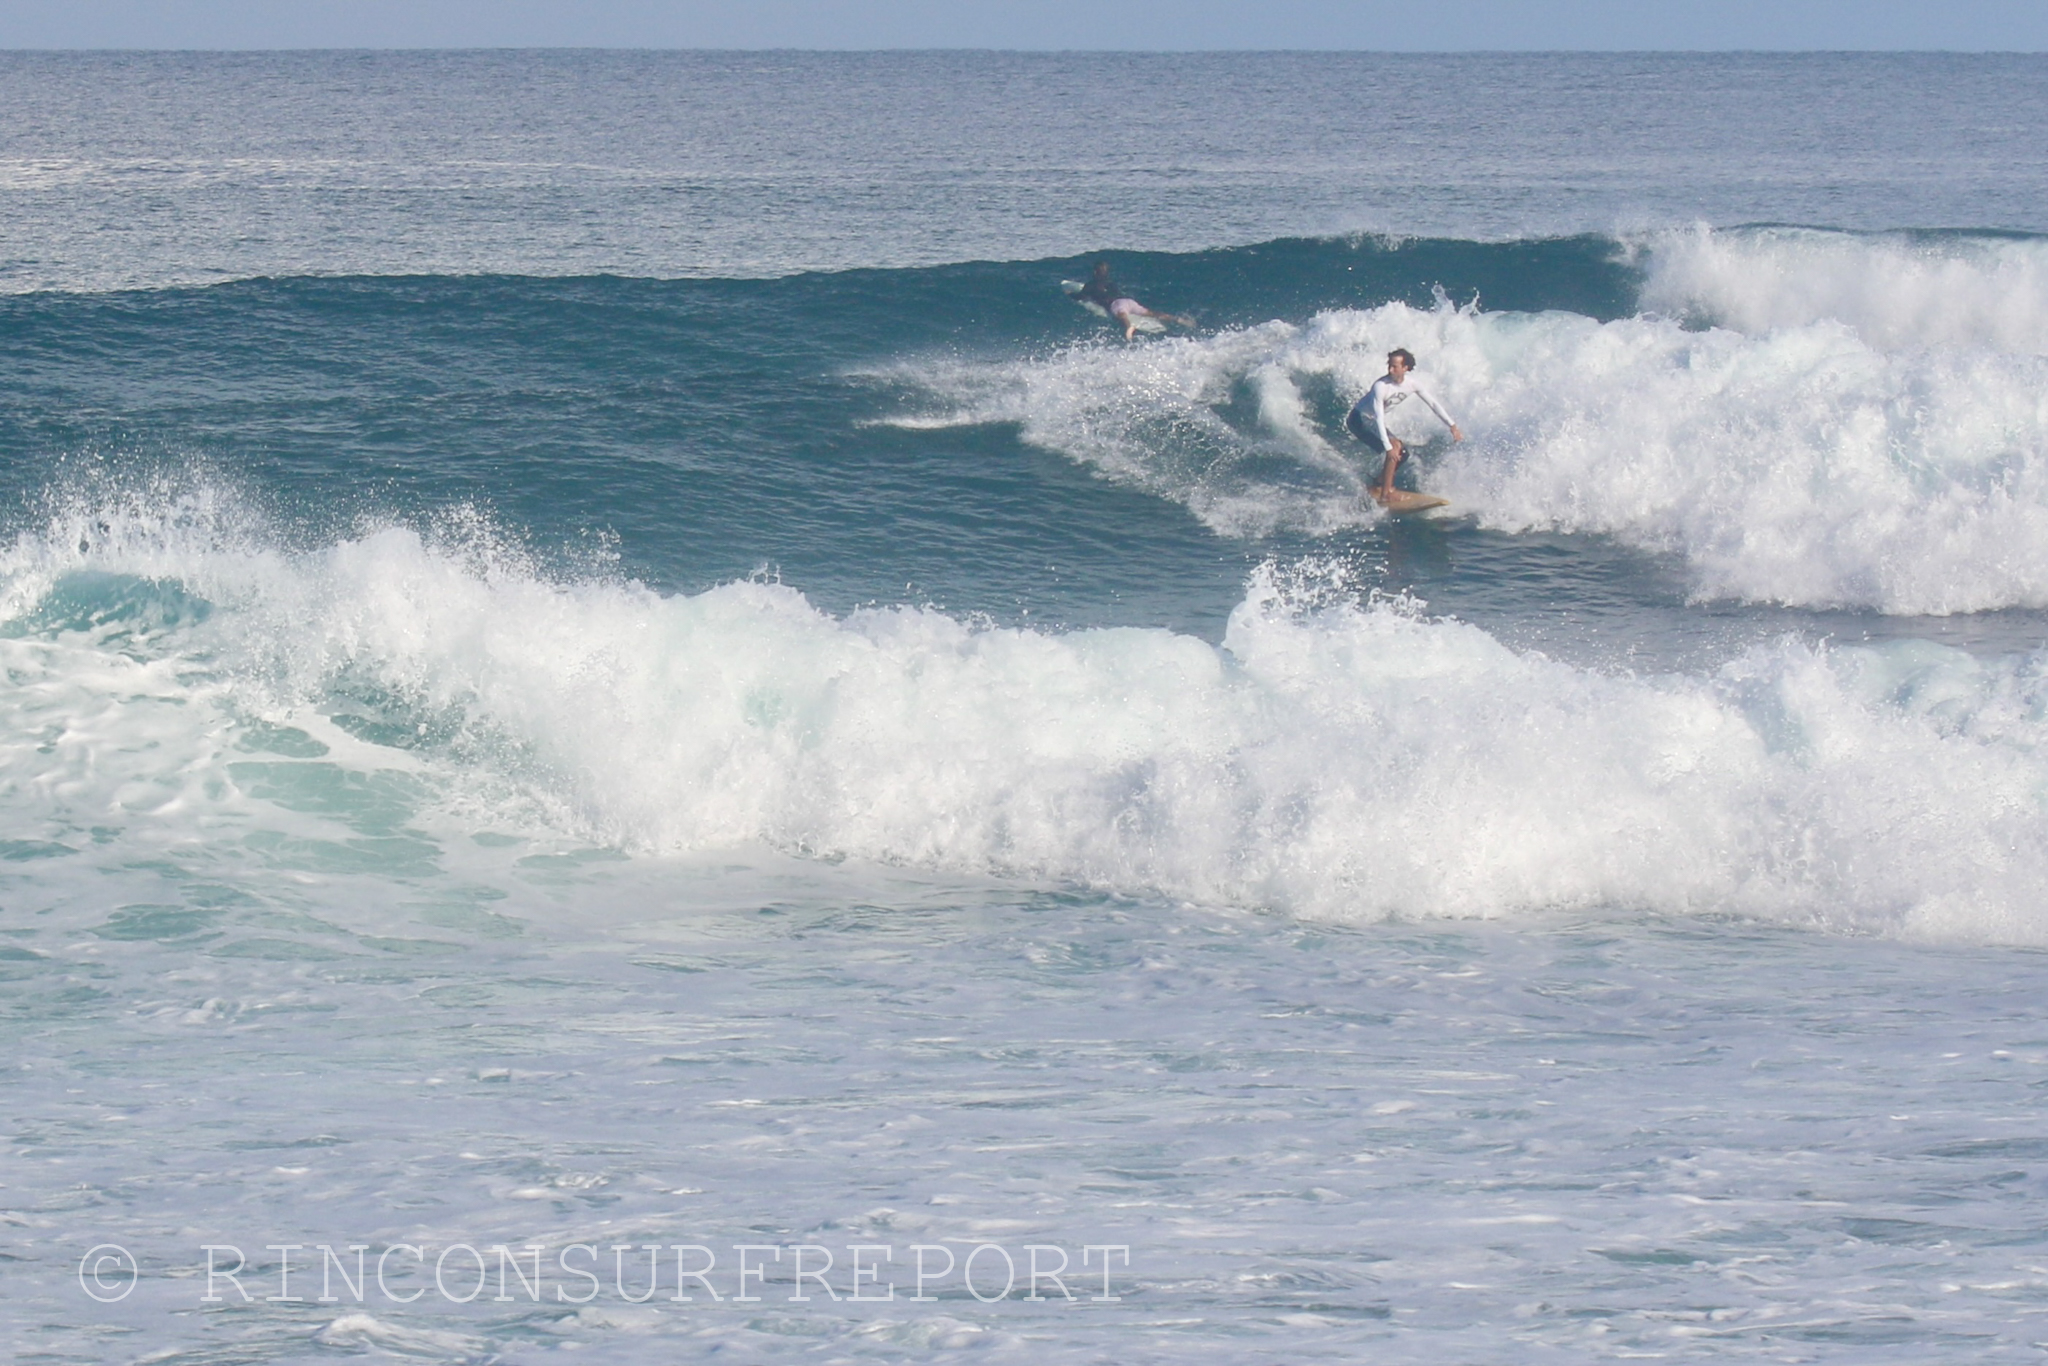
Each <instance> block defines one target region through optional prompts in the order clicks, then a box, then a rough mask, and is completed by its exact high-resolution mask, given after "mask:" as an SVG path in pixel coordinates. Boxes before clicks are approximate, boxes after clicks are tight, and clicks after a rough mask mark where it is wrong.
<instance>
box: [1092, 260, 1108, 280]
mask: <svg viewBox="0 0 2048 1366" xmlns="http://www.w3.org/2000/svg"><path fill="white" fill-rule="evenodd" d="M1095 275H1096V278H1097V279H1102V280H1106V279H1108V278H1109V262H1107V261H1097V262H1096V263H1095Z"/></svg>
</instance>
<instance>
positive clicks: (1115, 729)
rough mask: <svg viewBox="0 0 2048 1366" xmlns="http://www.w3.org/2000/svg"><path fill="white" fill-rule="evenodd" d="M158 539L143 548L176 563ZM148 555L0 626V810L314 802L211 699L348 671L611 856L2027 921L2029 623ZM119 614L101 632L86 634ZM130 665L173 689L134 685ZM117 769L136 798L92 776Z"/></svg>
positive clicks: (1893, 924) (1896, 928)
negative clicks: (2010, 654) (1623, 647)
mask: <svg viewBox="0 0 2048 1366" xmlns="http://www.w3.org/2000/svg"><path fill="white" fill-rule="evenodd" d="M153 553H154V554H156V555H157V556H158V559H157V561H156V562H155V563H154V565H153V568H154V570H157V571H161V570H163V569H164V568H165V567H166V566H165V564H164V563H163V560H164V559H165V558H176V557H177V556H176V555H175V554H173V553H172V552H170V551H167V550H162V549H159V550H158V551H156V552H153ZM180 553H182V555H183V557H184V558H185V560H186V563H185V565H184V568H183V569H182V571H180V573H179V575H178V577H179V579H180V580H181V581H183V582H185V583H187V584H190V585H193V586H197V585H201V584H205V583H214V584H231V585H234V586H235V588H236V595H235V597H236V600H235V601H234V602H233V604H232V605H230V606H225V607H221V608H219V609H217V610H216V611H215V612H214V614H213V615H212V616H211V617H209V618H207V619H206V620H205V621H204V622H202V623H198V624H188V625H182V626H178V627H176V628H175V629H172V630H169V631H167V632H165V633H164V634H163V635H162V636H161V637H160V638H158V639H157V640H156V641H154V643H153V644H151V645H150V647H149V649H150V651H153V652H155V653H157V654H158V655H159V660H158V661H157V662H154V663H152V662H148V661H144V662H140V663H137V662H133V661H130V662H128V663H126V664H122V663H119V662H118V661H113V660H111V659H110V660H109V661H105V662H102V663H100V664H98V665H95V664H93V663H92V662H91V656H92V653H93V651H92V642H91V638H90V636H89V633H88V635H86V636H76V635H74V636H72V637H67V638H66V639H65V640H64V641H61V642H58V644H61V645H62V646H63V647H64V649H68V650H71V651H73V652H75V653H77V655H78V657H77V658H67V657H65V656H63V655H62V652H61V651H60V650H59V649H58V648H57V645H53V644H51V643H49V642H33V641H32V642H16V643H15V644H14V645H13V646H11V647H10V651H11V654H10V659H9V664H10V667H11V668H13V669H14V670H15V672H16V676H17V678H18V679H19V680H20V681H21V682H22V685H23V686H22V687H21V689H20V690H19V691H20V695H21V696H22V697H30V698H35V699H40V703H39V705H40V706H41V707H42V711H41V712H39V713H38V714H37V715H36V716H33V717H27V716H24V717H21V718H16V719H17V720H18V721H19V723H20V724H18V725H11V726H10V731H11V732H12V733H16V734H21V735H23V736H34V735H35V734H37V733H38V732H39V731H40V732H44V733H49V732H50V730H51V728H52V727H55V728H56V729H57V730H58V731H60V732H62V733H64V734H65V735H66V736H67V740H66V743H65V744H64V745H61V746H59V747H58V748H57V750H56V751H55V753H53V754H52V753H40V752H38V751H37V750H36V749H35V747H34V746H33V745H31V744H28V743H22V744H18V745H16V746H13V747H11V748H10V750H9V751H8V753H7V755H6V762H7V766H8V773H7V777H8V781H9V783H10V787H11V789H12V790H15V791H17V792H39V793H41V794H43V797H42V799H41V800H40V802H39V803H32V804H30V807H29V808H21V807H17V808H16V809H15V810H14V812H13V814H12V816H11V817H10V819H11V820H20V819H23V818H24V817H33V818H34V819H37V820H40V821H43V822H44V823H45V826H47V827H48V828H50V829H54V828H59V827H64V828H74V829H76V828H80V827H82V826H83V825H85V824H86V823H87V822H88V821H92V820H98V821H101V822H102V823H112V822H115V821H116V818H118V822H119V824H120V828H121V829H122V830H123V831H125V832H126V833H125V834H123V835H122V837H121V840H120V841H119V843H118V845H117V847H116V851H115V852H114V853H112V854H110V855H108V856H109V857H117V858H125V857H127V856H128V855H129V854H131V853H132V850H133V847H134V846H133V841H134V840H137V839H141V840H146V841H149V842H151V843H152V844H153V845H155V846H159V847H166V848H168V847H173V846H177V845H178V844H179V841H180V839H184V838H185V837H187V836H189V839H186V841H185V842H186V845H187V846H189V847H191V848H194V849H201V848H203V849H204V850H205V857H206V858H207V859H208V860H210V861H211V862H212V863H213V864H215V865H227V864H232V863H233V861H234V859H235V858H237V857H239V856H241V855H239V854H238V853H237V846H235V845H233V844H231V843H230V842H228V841H225V840H223V839H221V838H220V831H221V830H222V828H223V825H222V823H223V822H228V823H229V827H230V828H234V829H244V828H247V827H249V826H251V825H259V826H260V825H265V824H266V822H267V823H268V824H269V825H271V826H276V825H277V824H278V822H279V821H280V820H286V819H288V820H289V821H291V822H297V823H299V825H297V826H293V827H292V828H294V829H297V828H299V827H300V826H304V825H306V824H307V823H312V824H315V825H317V822H318V819H319V817H320V811H319V809H318V808H317V806H307V805H305V804H301V805H300V807H299V808H297V809H296V810H295V811H294V812H291V813H275V812H269V813H267V808H266V801H267V799H266V797H265V795H264V793H263V791H259V790H254V789H251V788H250V787H249V780H248V778H247V777H246V773H247V770H238V769H235V768H234V767H233V766H232V764H231V763H230V760H231V759H233V758H234V757H236V756H235V755H234V753H233V743H234V737H235V735H236V734H237V733H239V732H238V728H246V726H247V725H248V724H249V722H248V721H247V720H242V719H237V718H253V717H260V716H263V715H265V714H266V713H267V714H269V715H270V716H271V717H273V718H274V719H279V720H290V719H293V718H294V717H295V716H296V717H298V718H301V719H303V718H305V717H307V716H309V715H312V714H315V713H317V712H318V710H320V709H321V708H322V707H324V706H328V705H330V703H329V701H328V699H329V698H331V696H332V695H333V690H334V688H335V687H336V683H337V680H341V679H346V680H349V681H350V685H351V686H360V685H361V684H362V683H363V682H364V681H366V680H367V681H369V682H372V683H374V684H375V685H376V686H378V687H380V688H383V689H386V690H388V692H389V694H390V695H392V696H396V697H402V698H404V699H406V700H407V704H408V705H410V706H412V707H414V708H415V709H416V710H417V713H418V714H419V715H420V716H422V717H431V718H434V726H435V727H436V728H438V729H439V730H440V731H442V732H445V736H446V738H443V739H441V740H431V737H430V741H423V742H421V743H420V744H418V745H415V746H412V747H410V748H408V749H407V750H405V751H403V752H402V753H401V752H399V751H390V752H391V753H393V754H394V755H397V756H398V757H399V758H401V759H404V760H407V761H409V762H413V763H419V764H425V765H426V769H427V773H428V776H429V777H430V778H431V779H432V781H425V782H420V783H418V784H414V785H413V786H411V787H409V788H408V789H407V791H410V792H412V793H413V796H412V797H411V798H410V799H409V800H412V801H414V802H415V803H426V804H428V805H430V806H432V805H435V804H438V807H437V809H438V810H439V811H440V815H439V816H438V817H435V818H434V820H437V821H439V822H440V823H441V824H442V825H447V824H449V823H451V822H456V823H459V822H468V824H469V828H472V829H480V828H493V827H502V826H503V825H504V824H505V823H506V822H507V821H524V822H529V823H530V822H532V821H535V820H544V821H546V822H548V823H550V824H551V825H552V826H553V828H554V829H556V830H558V831H561V832H563V833H564V834H567V835H571V836H574V837H576V838H581V839H589V840H595V841H599V842H602V843H606V844H610V845H614V846H618V847H622V848H625V849H627V850H631V851H635V852H645V853H662V854H668V853H691V852H705V851H713V850H720V849H744V848H748V847H754V848H761V847H767V848H773V849H779V850H784V851H790V852H797V853H801V854H806V855H813V856H822V857H831V858H837V857H849V858H854V859H859V860H871V861H876V862H881V863H891V864H899V865H908V866H914V867H920V868H929V869H934V870H939V871H942V872H947V873H957V874H963V875H987V874H990V873H994V874H997V875H1000V876H1006V877H1021V878H1025V879H1029V880H1034V881H1052V882H1059V883H1069V884H1080V885H1087V886H1091V887H1097V888H1104V889H1117V890H1125V891H1132V892H1141V893H1150V894H1165V895H1168V896H1173V897H1178V898H1185V899H1190V900H1194V901H1200V902H1206V903H1212V904H1232V905H1248V906H1261V907H1269V908H1273V909H1277V910H1281V911H1285V912H1289V913H1292V914H1297V915H1302V916H1307V917H1315V918H1326V919H1334V920H1345V921H1366V920H1375V919H1384V918H1387V917H1409V916H1413V917H1433V916H1459V917H1517V916H1526V915H1532V914H1546V913H1551V912H1555V911H1557V910H1560V909H1589V908H1598V907H1615V906H1620V907H1629V908H1643V909H1648V910H1651V911H1655V912H1659V913H1664V914H1669V915H1686V914H1692V913H1699V912H1711V913H1727V912H1738V913H1745V914H1752V915H1758V916H1766V917H1771V918H1775V919H1784V920H1791V921H1797V922H1803V923H1815V924H1823V925H1829V926H1835V927H1839V928H1844V929H1849V930H1854V931H1881V932H1887V933H1902V934H1915V935H1921V934H1924V935H1940V936H1950V937H1960V938H1966V939H1988V940H2009V941H2022V942H2044V941H2048V916H2044V914H2043V911H2042V907H2043V906H2044V905H2048V823H2044V822H2043V821H2042V819H2041V817H2042V804H2043V801H2044V795H2048V764H2044V759H2043V756H2044V755H2048V743H2044V742H2048V719H2044V718H2048V658H2044V657H2035V658H2032V659H2027V660H2020V661H2012V662H2009V663H2007V664H2004V665H1997V666H1993V665H1986V664H1981V663H1978V662H1975V661H1972V660H1971V659H1969V658H1968V657H1966V656H1963V655H1960V654H1957V653H1955V652H1952V651H1947V650H1944V649H1940V648H1938V647H1934V646H1927V645H1920V644H1912V645H1907V646H1899V647H1889V648H1885V649H1873V650H1841V651H1837V652H1829V651H1825V650H1816V649H1814V648H1810V647H1807V646H1804V645H1800V644H1796V643H1791V642H1788V643H1785V644H1782V645H1780V646H1777V647H1774V648H1772V649H1769V650H1763V651H1759V652H1756V653H1753V654H1751V655H1748V656H1745V657H1744V658H1742V659H1740V660H1738V661H1737V662H1735V663H1734V664H1732V665H1730V666H1728V667H1727V668H1726V669H1724V670H1722V671H1721V672H1720V673H1718V674H1716V675H1714V676H1712V677H1706V678H1662V679H1647V680H1646V679H1636V678H1627V677H1614V676H1609V675H1604V674H1601V673H1597V672H1592V671H1588V670H1584V669H1578V668H1573V667H1569V666H1566V665H1563V664H1560V663H1557V662H1554V661H1551V660H1548V659H1545V658H1544V657H1542V656H1540V655H1535V654H1524V653H1517V652H1515V651H1513V650H1510V649H1508V648H1506V647H1505V646H1503V645H1501V644H1500V643H1499V642H1497V641H1495V640H1493V639H1492V638H1490V637H1489V636H1487V635H1486V634H1485V633H1483V632H1481V631H1479V630H1478V629H1476V628H1473V627H1470V626H1465V625H1461V624H1458V623H1455V622H1443V621H1429V620H1425V619H1421V618H1419V617H1417V616H1416V615H1415V614H1414V613H1413V612H1412V611H1411V610H1407V609H1404V608H1403V607H1402V606H1401V605H1399V604H1388V603H1378V604H1368V605H1361V604H1360V603H1358V602H1357V601H1356V599H1355V596H1354V595H1353V594H1352V593H1351V592H1350V591H1349V590H1348V589H1347V588H1346V587H1345V586H1344V585H1343V584H1342V582H1341V580H1340V579H1339V578H1337V577H1333V575H1332V573H1329V572H1318V573H1315V574H1309V575H1306V576H1305V577H1304V576H1301V575H1289V574H1283V573H1280V572H1278V571H1266V572H1262V573H1261V574H1260V575H1259V576H1258V577H1257V578H1256V579H1255V581H1254V582H1253V583H1252V585H1251V587H1250V590H1249V592H1248V595H1247V597H1246V599H1245V601H1244V602H1243V603H1242V604H1241V605H1240V606H1239V607H1238V609H1237V610H1236V612H1235V613H1234V615H1233V617H1232V619H1231V622H1230V625H1229V629H1228V634H1227V637H1226V639H1225V641H1224V643H1223V645H1222V647H1221V648H1217V647H1212V646H1210V645H1208V644H1205V643H1204V642H1202V641H1199V640H1196V639H1192V638H1189V637H1186V636H1180V635H1175V634H1173V633H1170V632H1167V631H1161V630H1136V629H1119V630H1094V631H1079V632H1074V633H1070V634H1060V635H1055V634H1043V633H1039V632H1034V631H1028V630H1008V629H989V628H982V627H977V626H973V625H970V624H966V623H963V622H960V621H958V620H955V619H953V618H950V617H948V616H946V615H944V614H942V613H939V612H936V611H930V610H919V609H913V608H893V609H886V610H870V611H863V612H857V613H855V614H853V615H852V616H850V617H847V618H844V619H839V618H834V617H832V616H829V615H827V614H825V613H822V612H819V611H817V610H816V609H814V608H813V607H811V606H810V605H809V604H808V603H807V602H806V601H805V600H804V599H803V597H802V596H801V595H800V594H798V593H797V592H796V591H795V590H793V589H790V588H787V587H783V586H780V585H775V584H766V583H751V582H750V583H737V584H730V585H726V586H724V587H721V588H717V589H714V590H712V591H709V592H706V593H702V594H699V595H696V596H692V597H663V596H660V595H658V594H655V593H653V592H651V591H648V590H646V589H644V588H640V587H637V586H634V585H630V584H619V583H606V582H568V583H563V582H550V581H548V580H546V579H544V578H542V577H540V576H537V575H535V574H534V573H532V572H531V571H530V570H529V569H527V568H525V567H523V566H521V565H519V564H518V563H516V562H508V561H506V560H503V559H499V558H496V557H494V555H493V553H492V552H491V551H490V550H489V548H488V546H479V545H476V544H471V545H468V546H452V547H438V548H437V547H436V546H435V545H434V544H431V543H429V542H428V541H426V540H424V539H422V538H421V537H420V536H419V535H417V534H416V533H414V532H412V531H409V530H404V529H396V528H392V529H385V530H382V531H377V532H374V533H371V534H366V535H364V536H361V537H359V538H356V539H352V540H348V541H344V542H341V543H338V544H334V545H331V546H327V547H325V548H321V549H318V550H316V551H313V552H310V553H305V554H299V555H290V556H286V555H279V554H274V553H273V554H270V555H267V556H265V557H260V558H259V557H252V556H251V555H250V554H249V552H248V551H247V550H246V549H240V548H233V547H227V548H220V549H210V548H208V547H206V546H203V545H197V544H193V545H188V546H187V547H186V548H185V550H184V551H183V552H180ZM102 567H103V568H104V569H105V570H106V571H108V572H111V573H122V572H128V573H134V572H136V571H137V570H139V569H141V568H144V567H149V566H144V565H141V564H139V563H137V564H131V565H124V564H123V563H122V562H121V557H120V556H119V555H118V554H109V555H108V556H107V557H106V559H105V560H104V561H103V564H102ZM121 650H125V651H128V652H131V653H133V652H136V651H137V646H136V644H135V642H134V641H133V640H132V639H131V640H124V641H122V642H121V644H120V650H113V649H107V650H102V651H101V653H102V654H107V655H110V656H111V655H113V654H118V653H120V651H121ZM38 652H40V653H38ZM16 656H19V657H16ZM31 656H33V658H31ZM124 658H125V656H124ZM38 661H39V662H38ZM31 666H33V667H31ZM94 668H99V669H101V670H103V671H104V670H112V671H113V673H114V674H118V675H119V676H111V675H110V676H108V677H105V678H101V677H98V676H96V675H95V674H94V672H93V670H94ZM138 671H142V672H138ZM145 674H146V676H145ZM31 675H33V676H31ZM144 686H147V687H148V688H152V689H155V690H158V691H161V692H163V693H164V695H165V697H166V699H167V700H166V704H165V705H163V706H151V707H131V706H129V705H128V699H131V698H133V697H135V696H136V695H137V692H138V690H139V689H140V688H142V687H144ZM66 688H68V689H71V690H72V692H73V693H75V694H76V695H75V696H70V697H69V700H67V695H66V694H65V693H64V691H63V690H64V689H66ZM181 698H182V699H183V700H186V701H191V702H193V703H198V704H203V705H192V706H180V705H178V703H179V701H180V699H181ZM24 705H26V704H24ZM181 718H183V719H181ZM180 727H183V728H184V729H183V730H182V731H181V730H180ZM166 728H168V730H167V732H166V733H164V734H158V733H156V732H164V731H166ZM426 729H427V728H426V725H425V723H424V722H423V723H422V733H423V734H424V733H425V732H426ZM146 732H147V733H146ZM373 748H374V747H364V752H363V753H358V754H355V755H340V754H337V755H335V756H331V757H328V758H324V759H322V760H320V761H319V762H321V763H327V764H332V763H335V762H337V761H344V762H348V763H353V764H355V765H358V766H361V765H364V764H365V763H373V762H374V761H373V760H370V759H366V757H365V755H366V754H367V753H369V752H370V751H371V750H372V749H373ZM242 757H244V758H246V755H244V756H242ZM267 762H268V763H269V764H270V766H269V767H266V768H264V769H263V770H262V771H261V773H262V781H263V782H265V783H268V784H271V785H273V786H275V785H277V784H279V783H280V782H282V781H284V780H283V779H281V778H280V777H279V776H278V775H279V772H280V770H279V768H278V767H277V765H278V764H285V763H288V761H286V760H274V761H267ZM67 775H69V776H67ZM287 776H289V775H287ZM356 787H358V788H359V787H361V784H356ZM351 790H354V789H353V788H352V789H351ZM145 791H147V792H157V793H160V796H159V797H154V798H151V799H149V800H127V799H126V798H124V797H122V796H121V794H124V793H142V792H145ZM88 808H90V809H88ZM309 813H310V814H309ZM393 819H396V818H393ZM408 819H411V818H410V817H409V818H408ZM422 819H424V818H422ZM414 823H415V824H417V823H419V822H418V821H417V820H415V822H414ZM427 824H429V825H431V824H433V821H428V822H427ZM45 826H39V827H38V831H35V832H29V833H30V834H31V835H34V836H35V837H38V838H40V837H45V835H46V834H47V830H46V829H45ZM13 833H16V832H12V831H10V834H13ZM75 842H76V841H75ZM77 843H82V842H77ZM252 847H253V846H252Z"/></svg>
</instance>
